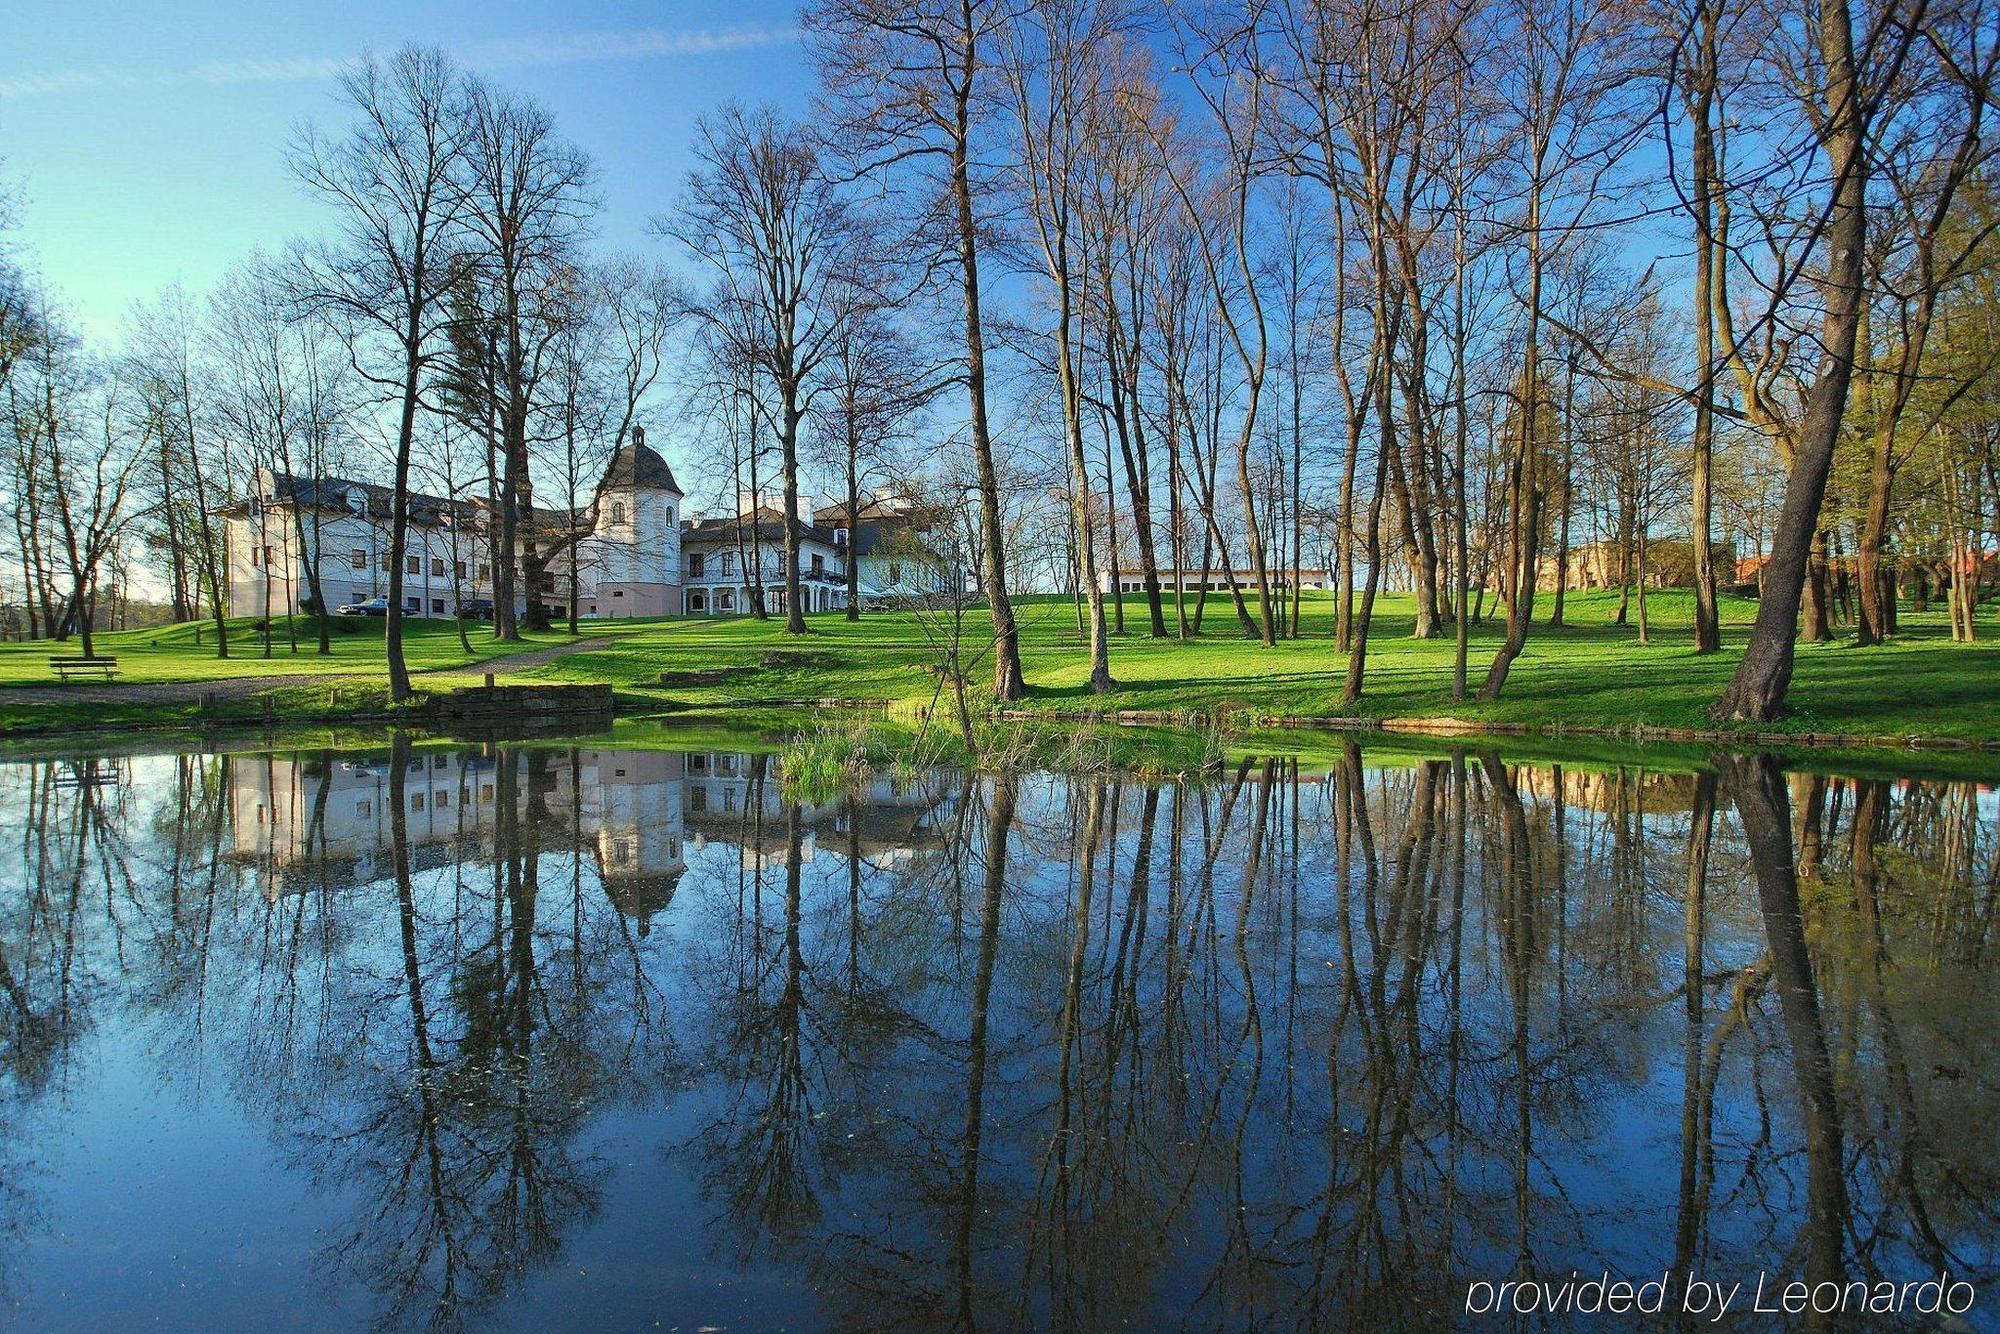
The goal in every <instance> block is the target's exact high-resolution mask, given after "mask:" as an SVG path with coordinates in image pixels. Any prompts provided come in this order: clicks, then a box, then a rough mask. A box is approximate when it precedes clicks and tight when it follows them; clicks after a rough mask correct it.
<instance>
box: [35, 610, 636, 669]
mask: <svg viewBox="0 0 2000 1334" xmlns="http://www.w3.org/2000/svg"><path fill="white" fill-rule="evenodd" d="M257 624H258V622H256V621H254V620H251V619H248V618H243V619H238V620H232V621H231V622H230V623H229V656H228V657H227V658H218V657H216V656H215V626H214V625H213V624H212V623H209V622H206V621H204V622H201V623H199V624H197V623H195V622H192V621H187V622H183V623H181V624H179V625H166V626H155V627H153V628H151V629H146V630H117V631H112V632H110V633H107V634H101V635H98V636H96V637H95V643H94V645H93V647H94V649H95V651H96V652H97V653H99V654H101V655H105V656H109V657H115V658H117V659H118V681H119V683H120V684H145V683H154V682H162V683H164V682H176V683H178V682H193V681H215V680H221V679H223V678H226V677H237V676H272V677H321V676H355V677H366V678H373V677H379V676H381V675H382V674H383V673H385V672H386V671H387V659H386V656H385V654H384V651H383V647H382V628H383V623H382V621H381V620H379V619H377V618H374V617H352V616H346V617H336V618H335V620H334V629H333V637H332V650H333V651H332V653H330V654H329V655H327V656H325V657H322V656H320V654H319V653H318V651H317V650H318V647H319V632H318V629H317V627H316V625H315V624H314V622H313V619H312V618H311V617H309V616H301V617H298V618H297V627H298V635H299V648H298V652H297V653H293V652H292V651H291V648H290V642H289V640H288V638H287V636H286V634H285V622H284V618H283V617H279V618H278V619H277V620H276V621H275V622H273V625H272V631H271V654H270V656H269V657H266V656H265V654H264V636H263V634H262V633H261V632H260V631H258V630H257V629H255V626H256V625H257ZM656 624H658V622H647V621H586V622H583V624H582V627H581V631H582V634H584V635H602V634H630V633H633V632H635V631H638V630H641V629H644V628H646V627H647V626H649V625H656ZM469 634H470V637H471V640H472V653H471V655H470V656H468V655H467V654H466V652H465V650H464V649H463V648H461V647H460V646H459V642H458V631H457V629H456V628H455V627H454V626H453V625H452V623H451V622H450V621H430V620H422V621H405V622H403V660H404V661H405V662H406V663H407V664H409V668H410V671H411V672H412V673H413V674H414V673H423V672H434V671H443V670H447V669H450V668H454V667H466V666H470V665H472V664H474V663H477V662H481V661H484V660H485V659H487V658H493V657H498V656H500V655H502V654H506V653H521V652H525V651H527V650H529V649H536V648H548V647H550V646H552V645H556V644H566V643H568V642H570V635H569V631H568V630H567V629H563V630H549V631H543V632H540V633H529V632H526V631H523V632H522V635H521V642H520V643H518V644H503V643H501V642H500V641H498V640H496V639H494V638H493V637H492V635H491V634H490V633H488V632H487V631H486V627H484V626H473V627H469ZM82 652H83V647H82V645H81V644H80V643H79V642H78V641H76V640H74V639H72V640H70V641H68V642H66V643H60V644H57V643H51V642H49V641H48V640H32V641H25V642H15V643H6V644H0V686H10V685H33V686H46V685H53V684H55V683H56V681H55V676H54V674H53V673H52V672H51V671H50V670H49V659H50V658H52V657H74V656H76V655H78V654H80V653H82Z"/></svg>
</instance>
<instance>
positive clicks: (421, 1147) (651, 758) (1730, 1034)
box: [0, 739, 2000, 1329]
mask: <svg viewBox="0 0 2000 1334" xmlns="http://www.w3.org/2000/svg"><path fill="white" fill-rule="evenodd" d="M0 835H4V838H5V847H6V849H7V853H6V858H7V865H6V869H5V870H4V871H0V1297H4V1303H0V1309H4V1310H7V1311H10V1312H11V1313H12V1319H13V1321H14V1322H15V1323H18V1324H20V1325H23V1326H32V1327H36V1328H50V1327H59V1328H60V1327H69V1328H106V1327H124V1326H130V1325H137V1324H141V1323H149V1324H159V1325H163V1326H166V1327H171V1328H217V1327H244V1326H256V1327H305V1328H319V1327H334V1328H349V1327H354V1326H357V1325H370V1324H373V1325H380V1326H385V1327H394V1328H400V1327H406V1326H443V1327H455V1326H465V1327H472V1328H480V1329H485V1328H546V1327H563V1328H568V1327H578V1326H591V1327H597V1328H625V1327H630V1326H635V1325H640V1324H649V1325H650V1324H651V1323H653V1322H654V1321H656V1320H657V1321H659V1322H660V1323H661V1324H662V1326H663V1327H671V1326H679V1327H682V1328H687V1329H693V1328H697V1327H704V1326H706V1327H716V1328H733V1329H766V1328H775V1327H781V1326H782V1327H788V1328H819V1327H828V1326H836V1327H854V1326H863V1327H871V1328H931V1327H939V1326H962V1327H986V1328H1021V1327H1038V1328H1089V1329H1102V1328H1107V1327H1111V1326H1116V1325H1120V1324H1129V1325H1135V1326H1140V1327H1154V1326H1160V1325H1175V1326H1188V1327H1198V1328H1209V1327H1218V1326H1219V1327H1231V1328H1240V1327H1244V1326H1247V1325H1251V1324H1276V1325H1282V1326H1288V1327H1291V1326H1317V1325H1343V1324H1353V1325H1365V1326H1406V1327H1407V1326H1427V1325H1433V1324H1441V1323H1463V1322H1468V1321H1469V1320H1470V1319H1471V1317H1470V1316H1469V1315H1468V1308H1470V1310H1471V1311H1472V1312H1480V1311H1484V1310H1487V1309H1490V1308H1491V1307H1492V1306H1498V1307H1499V1308H1500V1309H1501V1310H1502V1312H1503V1313H1509V1312H1514V1311H1519V1310H1522V1309H1523V1306H1522V1303H1526V1304H1527V1309H1533V1310H1536V1311H1538V1312H1540V1311H1544V1310H1546V1309H1547V1308H1550V1307H1553V1308H1554V1310H1555V1312H1556V1314H1555V1315H1554V1317H1553V1319H1552V1321H1551V1323H1553V1324H1556V1325H1559V1326H1568V1325H1572V1324H1578V1325H1581V1324H1588V1323H1591V1322H1592V1320H1593V1319H1594V1318H1595V1317H1594V1316H1593V1315H1592V1314H1591V1311H1592V1308H1591V1307H1590V1305H1589V1303H1591V1302H1592V1301H1596V1302H1599V1303H1603V1302H1605V1301H1608V1300H1611V1299H1612V1298H1611V1297H1608V1296H1607V1295H1606V1294H1607V1290H1608V1291H1610V1293H1611V1294H1612V1296H1616V1295H1618V1290H1617V1288H1616V1285H1617V1284H1618V1283H1619V1282H1621V1281H1622V1282H1626V1283H1630V1284H1631V1285H1632V1291H1631V1293H1630V1294H1629V1296H1630V1297H1631V1299H1632V1301H1633V1302H1635V1303H1636V1304H1637V1307H1638V1309H1639V1310H1651V1309H1653V1306H1648V1305H1647V1303H1648V1302H1652V1303H1653V1305H1654V1306H1658V1307H1659V1308H1660V1309H1662V1310H1663V1311H1664V1312H1666V1313H1667V1314H1668V1315H1672V1314H1673V1313H1675V1312H1680V1311H1683V1310H1684V1309H1689V1308H1690V1307H1692V1303H1693V1302H1694V1301H1696V1300H1697V1299H1699V1300H1700V1301H1701V1302H1702V1303H1704V1307H1705V1308H1706V1309H1707V1310H1708V1311H1709V1312H1710V1313H1712V1311H1713V1308H1714V1306H1716V1305H1719V1304H1721V1303H1722V1302H1725V1301H1727V1302H1728V1303H1730V1305H1729V1311H1730V1312H1731V1314H1735V1315H1750V1316H1751V1318H1752V1319H1753V1320H1754V1321H1755V1322H1757V1323H1765V1322H1769V1321H1774V1320H1777V1319H1780V1318H1781V1317H1779V1316H1777V1315H1772V1314H1770V1312H1771V1311H1773V1310H1777V1309H1780V1308H1781V1306H1782V1303H1783V1300H1784V1297H1783V1290H1784V1288H1785V1285H1787V1284H1791V1283H1799V1284H1803V1285H1809V1286H1807V1287H1802V1288H1800V1289H1798V1291H1801V1292H1809V1293H1810V1294H1812V1295H1811V1297H1810V1298H1809V1300H1810V1301H1812V1302H1832V1301H1833V1300H1835V1297H1836V1296H1837V1297H1838V1298H1839V1300H1840V1301H1841V1302H1842V1303H1844V1309H1845V1311H1846V1313H1847V1316H1848V1318H1849V1319H1852V1318H1853V1316H1854V1314H1855V1313H1856V1312H1857V1311H1859V1310H1866V1309H1868V1308H1867V1307H1866V1306H1865V1305H1863V1306H1859V1307H1858V1306H1857V1305H1856V1302H1857V1301H1859V1302H1862V1303H1864V1304H1865V1303H1868V1302H1871V1301H1872V1302H1878V1303H1880V1302H1886V1301H1893V1303H1894V1305H1893V1307H1890V1306H1881V1305H1878V1306H1876V1307H1874V1308H1873V1309H1874V1311H1875V1315H1874V1316H1873V1318H1874V1319H1877V1320H1880V1321H1882V1322H1884V1323H1896V1322H1897V1321H1898V1320H1906V1321H1907V1320H1918V1319H1923V1320H1925V1321H1927V1322H1928V1323H1933V1324H1934V1323H1935V1321H1936V1320H1937V1318H1938V1317H1936V1316H1922V1315H1920V1314H1913V1313H1921V1312H1922V1311H1923V1309H1924V1307H1923V1303H1924V1302H1926V1301H1927V1300H1928V1301H1930V1302H1931V1309H1933V1310H1936V1309H1937V1308H1938V1304H1939V1302H1942V1303H1943V1304H1944V1305H1945V1306H1947V1307H1949V1308H1951V1309H1954V1310H1957V1311H1958V1312H1959V1314H1957V1315H1956V1316H1953V1317H1952V1320H1951V1322H1950V1323H1951V1324H1952V1327H1956V1328H1966V1327H1978V1328H1983V1327H1989V1326H1991V1325H1993V1324H1994V1313H1995V1312H1996V1311H2000V1291H1989V1289H1991V1288H1992V1287H1993V1284H1994V1282H1995V1280H1996V1278H1997V1277H2000V1274H1996V1269H1997V1268H2000V1054H1996V1046H1995V1044H1994V1042H1993V1040H1992V1037H1993V1016H1994V1013H1995V1002H1996V999H2000V995H1996V993H2000V965H1996V961H1995V956H1993V955H1991V954H1989V953H1988V950H1989V948H1990V947H1991V946H1992V945H1993V944H1994V943H1995V934H1996V929H2000V927H1996V920H1995V917H1996V909H2000V856H1996V846H1997V845H2000V797H1996V793H1995V791H1994V789H1993V788H1991V787H1987V786H1981V785H1978V784H1975V783H1969V782H1956V781H1934V780H1926V779H1919V778H1886V777H1862V778H1857V777H1844V776H1839V775H1831V774H1821V773H1809V772H1785V771H1782V770H1781V769H1780V768H1779V767H1778V765H1777V763H1776V762H1775V761H1772V760H1769V759H1761V758H1740V757H1722V758H1720V759H1718V760H1717V761H1716V762H1715V763H1714V764H1713V765H1712V766H1710V767H1708V768H1705V769H1701V770H1700V771H1692V770H1691V771H1686V772H1677V771H1671V770H1664V771H1655V770H1653V769H1650V768H1648V767H1646V765H1645V764H1644V763H1643V762H1642V760H1641V758H1638V757H1635V758H1634V760H1633V761H1632V762H1631V763H1628V764H1625V765H1622V766H1621V765H1618V764H1616V763H1606V762H1604V761H1603V760H1602V759H1598V760H1595V761H1593V762H1592V763H1590V764H1587V765H1586V764H1578V765H1556V764H1549V763H1542V762H1536V763H1521V762H1515V761H1512V760H1505V759H1503V758H1501V757H1500V756H1499V755H1497V754H1493V753H1481V752H1480V751H1478V750H1472V751H1468V752H1463V753H1458V754H1447V755H1444V756H1443V757H1441V758H1435V759H1427V758H1420V757H1412V756H1410V755H1408V754H1390V753H1382V754H1377V753H1374V752H1372V751H1370V750H1366V749H1360V748H1348V749H1346V750H1345V751H1344V752H1341V751H1338V750H1336V751H1335V752H1334V753H1333V755H1332V758H1331V759H1330V760H1329V762H1327V763H1323V764H1312V763H1301V762H1300V761H1297V760H1290V759H1270V760H1263V759H1252V760H1243V761H1240V762H1239V761H1231V762H1230V764H1229V765H1228V766H1227V767H1226V768H1224V769H1223V770H1222V771H1221V772H1219V773H1216V774H1214V775H1212V776H1210V777H1207V778H1205V779H1202V780H1200V781H1182V782H1164V783H1163V782H1160V781H1156V780H1148V779H1145V778H1142V777H1139V776H1136V775H1132V774H1120V773H1102V774H1088V775H1080V776H1077V775H1068V776H1066V775H1059V774H1051V773H1023V774H1018V775H1012V776H1004V777H995V776H992V775H970V774H964V773H958V772H950V771H939V772H922V773H907V772H906V773H899V774H889V773H885V774H882V775H879V776H877V777H875V778H873V779H872V780H870V781H868V782H866V783H864V784H861V785H859V786H857V788H856V789H855V790H853V791H852V792H849V793H847V794H844V795H839V796H835V797H831V798H828V799H822V800H807V801H797V800H793V799H791V798H790V797H789V796H788V795H787V793H786V791H785V790H784V787H783V785H782V784H781V783H780V781H779V778H778V775H777V764H776V761H775V760H774V759H772V758H771V757H769V756H766V755H758V754H740V753H731V752H718V751H696V752H679V751H668V750H640V749H605V748H591V746H589V745H552V744H484V745H468V744H443V743H416V744H413V743H412V742H410V741H408V740H406V739H397V740H395V741H393V742H390V741H387V740H385V741H384V742H383V744H381V745H380V746H378V747H376V748H372V749H359V750H286V751H277V752H269V753H264V752H234V753H225V754H197V753H181V754H173V753H168V754H140V755H127V756H121V757H107V758H95V759H88V758H74V757H71V758H63V759H48V760H42V761H32V762H12V763H7V764H5V765H0ZM16 856H18V857H19V858H20V859H21V860H20V861H18V862H16V861H14V860H13V858H14V857H16ZM1940 1275H1945V1276H1947V1277H1945V1278H1943V1279H1942V1280H1941V1279H1940V1277H1939V1276H1940ZM1926 1281H1929V1287H1930V1288H1931V1289H1935V1291H1927V1289H1926V1287H1925V1286H1924V1285H1925V1283H1926ZM1502 1284H1507V1285H1510V1286H1507V1287H1502V1286H1501V1285H1502ZM1482 1285H1483V1286H1482ZM1647 1285H1653V1286H1652V1287H1648V1286H1647ZM1711 1285H1720V1287H1719V1289H1714V1288H1712V1287H1711ZM1760 1285H1761V1288H1760ZM1885 1293H1886V1294H1888V1295H1886V1296H1885ZM1756 1303H1761V1306H1758V1305H1755V1304H1756ZM1967 1303H1970V1305H1969V1309H1968V1307H1967ZM1704 1307H1692V1309H1695V1310H1702V1309H1704ZM1612 1309H1617V1308H1612ZM1624 1309H1626V1310H1628V1311H1630V1310H1631V1308H1630V1307H1629V1306H1628V1307H1627V1308H1624ZM1757 1310H1761V1311H1763V1312H1765V1314H1762V1315H1756V1314H1752V1313H1753V1312H1754V1311H1757ZM1884 1312H1887V1314H1884ZM1507 1318H1508V1319H1510V1320H1511V1319H1513V1318H1514V1316H1512V1315H1511V1314H1509V1315H1508V1316H1507ZM1634 1318H1642V1317H1636V1316H1635V1315H1633V1314H1627V1315H1624V1316H1622V1317H1616V1318H1615V1319H1616V1320H1617V1321H1618V1322H1620V1323H1622V1322H1623V1321H1629V1320H1632V1319H1634ZM1707 1318H1708V1317H1707V1315H1706V1314H1704V1315H1700V1316H1694V1317H1688V1320H1689V1321H1690V1322H1692V1323H1701V1322H1704V1321H1706V1319H1707ZM1782 1318H1784V1319H1786V1320H1788V1321H1792V1322H1795V1323H1805V1324H1810V1323H1813V1322H1814V1320H1815V1319H1817V1318H1819V1317H1815V1316H1814V1314H1813V1313H1812V1312H1811V1311H1810V1310H1806V1311H1804V1312H1801V1313H1799V1314H1796V1315H1791V1316H1785V1317H1782ZM1536 1319H1537V1322H1539V1321H1540V1319H1541V1316H1539V1315H1538V1316H1537V1318H1536Z"/></svg>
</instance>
